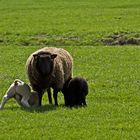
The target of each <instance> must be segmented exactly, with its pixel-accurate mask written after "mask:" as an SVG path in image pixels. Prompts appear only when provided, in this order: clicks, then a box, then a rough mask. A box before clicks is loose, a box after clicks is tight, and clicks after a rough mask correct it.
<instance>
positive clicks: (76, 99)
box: [62, 77, 88, 107]
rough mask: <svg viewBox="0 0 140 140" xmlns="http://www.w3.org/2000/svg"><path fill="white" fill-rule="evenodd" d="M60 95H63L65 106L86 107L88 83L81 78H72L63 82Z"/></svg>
mask: <svg viewBox="0 0 140 140" xmlns="http://www.w3.org/2000/svg"><path fill="white" fill-rule="evenodd" d="M62 93H63V94H64V99H65V105H66V106H70V107H72V106H81V105H86V95H87V94H88V83H87V81H86V80H85V79H84V78H81V77H75V78H72V79H70V80H68V81H67V82H65V84H64V87H63V90H62Z"/></svg>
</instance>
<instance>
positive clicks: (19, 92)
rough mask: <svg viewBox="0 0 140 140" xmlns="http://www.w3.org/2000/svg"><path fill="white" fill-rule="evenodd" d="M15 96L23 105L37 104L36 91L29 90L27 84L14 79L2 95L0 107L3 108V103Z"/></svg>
mask: <svg viewBox="0 0 140 140" xmlns="http://www.w3.org/2000/svg"><path fill="white" fill-rule="evenodd" d="M10 98H15V100H16V101H17V103H18V104H19V105H21V106H23V107H30V106H38V93H37V92H31V89H30V87H29V86H28V84H26V83H24V82H23V81H21V80H19V79H16V80H15V81H14V82H13V83H12V84H11V85H10V87H9V89H8V90H7V92H6V94H5V95H4V96H3V99H2V102H1V104H0V109H3V108H4V105H5V103H6V102H7V101H8V100H9V99H10Z"/></svg>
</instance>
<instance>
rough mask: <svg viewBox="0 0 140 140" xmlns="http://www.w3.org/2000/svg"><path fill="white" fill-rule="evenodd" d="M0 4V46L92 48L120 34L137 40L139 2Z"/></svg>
mask: <svg viewBox="0 0 140 140" xmlns="http://www.w3.org/2000/svg"><path fill="white" fill-rule="evenodd" d="M0 5H1V7H0V12H1V21H0V38H1V40H0V43H1V44H7V45H9V44H14V45H22V46H28V45H34V46H35V45H40V46H44V45H53V46H54V45H55V46H65V45H68V46H69V45H76V46H77V45H78V46H81V45H86V46H87V45H90V46H91V45H100V44H103V42H102V39H104V38H106V37H107V36H108V35H112V34H114V33H120V32H127V33H128V34H129V36H131V34H134V35H135V34H136V35H137V38H140V29H139V19H140V10H139V6H140V1H139V0H135V1H134V2H133V3H132V2H131V1H129V0H126V1H124V0H119V2H118V0H114V1H111V0H107V1H103V0H98V1H97V0H86V1H84V0H78V1H74V0H67V1H66V0H53V1H50V0H46V1H44V0H40V1H36V0H34V1H32V0H24V1H23V2H21V1H17V0H11V1H10V0H7V1H4V0H1V1H0ZM132 37H133V38H134V37H135V36H132ZM139 44H140V43H139Z"/></svg>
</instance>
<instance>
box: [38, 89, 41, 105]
mask: <svg viewBox="0 0 140 140" xmlns="http://www.w3.org/2000/svg"><path fill="white" fill-rule="evenodd" d="M38 97H39V106H41V105H42V93H40V92H39V94H38Z"/></svg>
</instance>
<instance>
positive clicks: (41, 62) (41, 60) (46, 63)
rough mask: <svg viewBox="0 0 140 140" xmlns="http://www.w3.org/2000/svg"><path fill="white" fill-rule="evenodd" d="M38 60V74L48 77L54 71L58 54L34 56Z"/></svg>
mask: <svg viewBox="0 0 140 140" xmlns="http://www.w3.org/2000/svg"><path fill="white" fill-rule="evenodd" d="M33 56H34V59H35V60H36V69H37V70H38V72H39V73H40V74H41V75H43V76H47V75H49V74H50V73H51V72H52V71H53V61H54V59H55V58H56V57H57V54H45V53H43V54H35V55H33Z"/></svg>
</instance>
